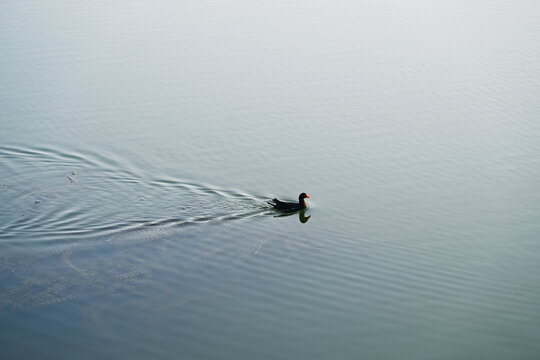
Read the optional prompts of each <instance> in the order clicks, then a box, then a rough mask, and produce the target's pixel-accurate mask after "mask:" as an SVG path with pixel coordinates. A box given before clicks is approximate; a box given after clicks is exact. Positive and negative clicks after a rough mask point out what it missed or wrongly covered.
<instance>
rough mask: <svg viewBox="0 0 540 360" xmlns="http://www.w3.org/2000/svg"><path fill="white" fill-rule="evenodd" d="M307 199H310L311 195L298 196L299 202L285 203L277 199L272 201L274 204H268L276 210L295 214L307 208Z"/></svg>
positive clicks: (302, 194)
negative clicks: (294, 212)
mask: <svg viewBox="0 0 540 360" xmlns="http://www.w3.org/2000/svg"><path fill="white" fill-rule="evenodd" d="M306 198H308V199H310V197H309V195H308V194H306V193H301V194H300V195H299V196H298V202H297V203H294V202H285V201H281V200H278V199H276V198H273V199H272V202H270V201H269V202H268V204H269V205H272V206H273V207H274V209H277V210H281V211H285V212H293V211H298V210H302V209H305V208H306V200H305V199H306Z"/></svg>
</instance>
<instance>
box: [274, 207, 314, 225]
mask: <svg viewBox="0 0 540 360" xmlns="http://www.w3.org/2000/svg"><path fill="white" fill-rule="evenodd" d="M295 213H296V212H291V213H283V214H280V215H276V216H275V217H284V216H291V215H294V214H295ZM310 217H311V215H308V216H306V209H305V208H303V209H302V210H300V211H298V220H299V221H300V222H301V223H302V224H305V223H307V221H308V220H309V218H310Z"/></svg>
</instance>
